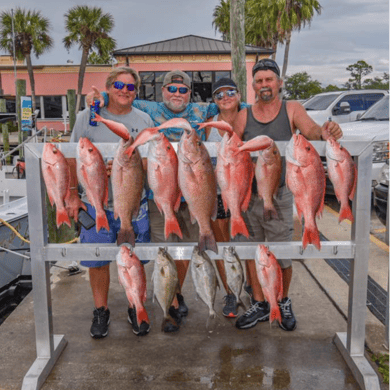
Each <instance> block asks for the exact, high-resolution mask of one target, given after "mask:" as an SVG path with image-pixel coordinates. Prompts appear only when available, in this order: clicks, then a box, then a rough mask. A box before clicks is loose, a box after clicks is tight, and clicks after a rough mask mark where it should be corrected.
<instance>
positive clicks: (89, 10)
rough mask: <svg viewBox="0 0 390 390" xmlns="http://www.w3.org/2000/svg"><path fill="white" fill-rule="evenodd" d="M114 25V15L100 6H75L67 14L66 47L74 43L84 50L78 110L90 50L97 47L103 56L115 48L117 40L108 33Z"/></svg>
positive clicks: (78, 87)
mask: <svg viewBox="0 0 390 390" xmlns="http://www.w3.org/2000/svg"><path fill="white" fill-rule="evenodd" d="M113 27H114V18H113V17H112V15H111V14H109V13H106V14H105V13H103V10H102V9H101V8H99V7H88V6H75V7H73V8H71V9H70V10H69V11H68V13H66V14H65V29H66V31H67V32H68V33H69V35H67V36H66V37H65V38H64V39H63V43H64V45H65V48H66V49H68V50H69V49H70V48H71V47H72V46H73V45H74V44H79V48H80V49H81V50H82V56H81V64H80V71H79V80H78V86H77V103H76V112H78V111H79V109H80V102H81V93H82V89H83V84H84V74H85V68H86V65H87V61H88V56H89V54H90V51H91V50H92V49H96V50H97V51H98V53H99V55H100V56H103V55H105V54H107V53H110V52H111V51H112V50H114V49H115V46H116V41H115V39H113V38H111V37H110V36H109V35H108V33H110V32H111V31H112V29H113Z"/></svg>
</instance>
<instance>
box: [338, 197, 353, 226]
mask: <svg viewBox="0 0 390 390" xmlns="http://www.w3.org/2000/svg"><path fill="white" fill-rule="evenodd" d="M344 219H349V220H350V221H351V222H353V221H354V218H353V214H352V210H351V208H350V207H349V204H348V202H347V203H346V204H345V205H342V206H341V208H340V215H339V223H340V222H341V221H343V220H344Z"/></svg>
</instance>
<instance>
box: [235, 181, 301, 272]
mask: <svg viewBox="0 0 390 390" xmlns="http://www.w3.org/2000/svg"><path fill="white" fill-rule="evenodd" d="M274 205H275V208H276V210H277V212H278V215H279V220H277V219H271V220H270V221H264V218H263V206H264V202H263V200H262V199H260V198H259V197H258V195H257V194H252V197H251V201H250V203H249V207H248V210H247V211H246V213H244V214H243V217H244V220H245V223H246V226H247V228H248V231H249V238H246V237H244V236H242V235H238V236H236V237H235V238H234V239H232V241H236V242H266V241H268V242H289V241H292V236H293V231H294V223H293V195H292V193H291V192H290V191H289V190H288V189H287V187H286V186H283V187H281V188H279V190H278V193H277V196H276V199H274ZM278 262H279V264H280V266H281V268H288V267H291V265H292V260H291V259H278Z"/></svg>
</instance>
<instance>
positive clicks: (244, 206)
mask: <svg viewBox="0 0 390 390" xmlns="http://www.w3.org/2000/svg"><path fill="white" fill-rule="evenodd" d="M251 182H252V181H251ZM248 187H249V188H248V191H247V193H246V195H245V198H244V201H243V202H242V205H241V211H244V212H245V211H246V210H248V207H249V203H250V201H251V196H252V185H250V186H248Z"/></svg>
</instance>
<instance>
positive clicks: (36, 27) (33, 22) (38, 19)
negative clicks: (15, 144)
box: [0, 8, 53, 112]
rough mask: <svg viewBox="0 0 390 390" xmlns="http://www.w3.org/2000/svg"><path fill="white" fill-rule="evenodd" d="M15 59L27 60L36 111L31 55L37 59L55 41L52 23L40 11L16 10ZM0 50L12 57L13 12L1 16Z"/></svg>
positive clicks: (33, 106)
mask: <svg viewBox="0 0 390 390" xmlns="http://www.w3.org/2000/svg"><path fill="white" fill-rule="evenodd" d="M13 19H14V23H13V24H14V32H15V57H16V58H17V59H20V60H23V59H25V60H26V64H27V72H28V77H29V80H30V87H31V100H32V111H33V112H34V111H35V109H36V102H35V80H34V71H33V66H32V61H31V53H34V54H35V56H36V57H37V58H39V56H40V55H41V54H43V53H45V52H46V51H49V50H50V49H51V48H52V47H53V40H52V38H51V37H50V36H49V30H50V22H49V19H47V18H45V17H43V16H42V15H41V13H40V11H30V10H25V9H21V8H16V11H15V14H14V17H13ZM0 48H1V49H3V50H5V51H7V52H9V53H10V54H11V55H12V56H13V54H14V49H13V37H12V11H3V12H2V13H1V15H0Z"/></svg>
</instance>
